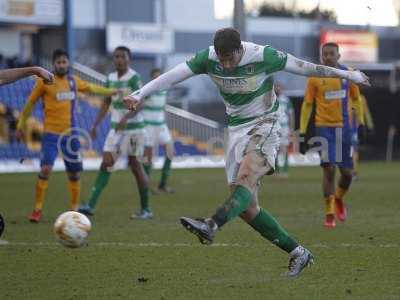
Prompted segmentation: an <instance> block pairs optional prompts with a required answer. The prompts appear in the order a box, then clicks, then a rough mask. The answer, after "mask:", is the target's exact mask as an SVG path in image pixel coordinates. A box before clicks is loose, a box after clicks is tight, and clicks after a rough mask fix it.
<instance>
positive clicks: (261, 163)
mask: <svg viewBox="0 0 400 300" xmlns="http://www.w3.org/2000/svg"><path fill="white" fill-rule="evenodd" d="M270 169H271V167H270V165H269V164H268V163H267V162H266V161H265V158H264V157H263V156H262V155H261V154H259V153H257V152H254V151H253V152H250V153H248V154H246V156H245V158H244V159H243V161H242V163H241V164H240V168H239V172H238V176H237V179H236V184H239V185H243V186H246V187H249V188H250V189H251V190H253V189H255V188H256V187H257V183H258V181H259V180H260V178H261V177H262V176H264V175H265V174H267V173H268V171H269V170H270Z"/></svg>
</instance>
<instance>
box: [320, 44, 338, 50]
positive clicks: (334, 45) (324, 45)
mask: <svg viewBox="0 0 400 300" xmlns="http://www.w3.org/2000/svg"><path fill="white" fill-rule="evenodd" d="M325 47H334V48H336V50H337V51H338V52H339V45H338V44H336V43H334V42H329V43H325V44H323V45H322V48H321V49H324V48H325Z"/></svg>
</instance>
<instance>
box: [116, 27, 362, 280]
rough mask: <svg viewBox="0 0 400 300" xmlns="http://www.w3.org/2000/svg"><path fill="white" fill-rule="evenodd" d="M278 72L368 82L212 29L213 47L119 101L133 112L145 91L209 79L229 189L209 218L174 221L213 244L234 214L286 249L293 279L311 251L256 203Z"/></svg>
mask: <svg viewBox="0 0 400 300" xmlns="http://www.w3.org/2000/svg"><path fill="white" fill-rule="evenodd" d="M281 70H285V71H288V72H291V73H295V74H300V75H306V76H320V77H339V78H345V79H349V80H352V81H355V82H357V83H365V84H369V82H368V78H367V77H366V76H365V75H364V74H363V73H360V72H359V71H347V70H339V69H335V68H331V67H327V66H321V65H315V64H312V63H309V62H306V61H303V60H300V59H297V58H295V57H293V56H292V55H290V54H286V53H283V52H281V51H277V50H275V49H273V48H272V47H269V46H261V45H256V44H253V43H248V42H242V41H241V40H240V35H239V32H238V31H236V30H235V29H233V28H225V29H221V30H218V31H217V32H216V33H215V36H214V46H210V47H209V48H207V49H205V50H202V51H200V52H198V53H197V54H196V55H195V56H194V57H193V58H192V59H190V60H189V61H187V62H186V63H182V64H179V65H178V66H176V67H175V68H173V69H172V70H170V71H169V72H167V73H165V74H163V75H161V76H160V77H158V78H157V79H155V80H153V81H150V82H149V83H148V84H146V85H145V86H144V87H143V88H141V89H140V90H139V91H137V92H135V93H133V94H132V95H130V96H129V97H125V98H124V101H125V105H126V106H127V107H128V108H129V109H132V110H134V109H135V108H136V106H137V105H138V104H139V103H140V101H141V100H142V99H143V98H144V97H146V96H147V95H149V94H151V93H153V92H155V91H157V90H165V89H168V88H169V87H171V85H173V84H176V83H178V82H180V81H182V80H184V79H187V78H189V77H192V76H194V75H197V74H208V75H209V76H210V77H211V79H212V80H213V81H214V82H215V84H216V85H217V86H218V88H219V90H220V93H221V95H222V97H223V99H224V102H225V104H226V110H227V114H228V131H229V141H228V145H227V146H228V147H227V152H226V153H225V156H226V157H225V161H226V167H225V168H226V174H227V178H228V184H229V186H230V187H231V190H232V194H231V196H230V197H229V198H228V200H227V201H226V202H225V203H224V204H223V205H221V206H220V207H219V208H218V209H217V210H216V212H215V214H214V215H213V216H211V217H210V218H207V219H191V218H187V217H181V219H180V221H181V223H182V225H183V226H184V227H185V228H186V229H187V230H189V231H190V232H192V233H194V234H195V235H197V236H198V238H199V240H200V242H201V243H203V244H211V243H212V242H213V239H214V235H215V233H216V231H217V230H218V229H220V228H222V227H223V226H224V225H225V224H226V223H227V222H229V221H230V220H232V219H234V218H235V217H238V216H240V217H241V218H242V219H243V220H244V221H245V222H247V223H248V224H249V225H250V226H251V227H252V228H253V229H254V230H256V231H258V232H259V233H260V234H261V235H262V236H263V237H264V238H266V239H268V240H269V241H271V242H272V243H273V244H275V245H276V246H278V247H279V248H281V249H282V250H283V251H285V252H287V253H288V254H289V256H290V260H289V271H288V272H287V276H290V277H293V276H297V275H299V274H300V272H301V271H302V270H303V269H304V268H305V267H306V266H307V265H309V264H311V263H312V262H313V256H312V254H311V252H310V251H309V250H307V249H305V248H304V247H302V246H301V245H299V244H298V243H297V242H296V241H295V240H294V239H293V238H292V237H291V236H290V235H289V234H288V233H287V232H286V230H285V229H283V228H282V226H281V225H280V224H279V223H278V222H277V221H276V220H275V218H274V217H273V216H272V215H271V214H270V213H269V212H267V211H266V210H264V209H262V208H260V206H259V205H258V195H257V194H258V187H259V182H260V180H261V177H262V176H264V175H266V174H267V175H269V174H272V173H273V172H274V168H275V159H276V155H277V151H278V147H279V125H278V124H279V122H278V102H277V100H276V95H275V93H274V82H273V77H272V74H273V73H275V72H278V71H281Z"/></svg>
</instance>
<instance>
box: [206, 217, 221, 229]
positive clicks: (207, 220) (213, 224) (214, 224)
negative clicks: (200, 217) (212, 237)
mask: <svg viewBox="0 0 400 300" xmlns="http://www.w3.org/2000/svg"><path fill="white" fill-rule="evenodd" d="M205 221H206V222H207V223H208V224H209V225H212V228H211V229H212V231H214V232H216V231H217V230H218V225H217V223H215V221H214V220H213V219H211V218H207V219H205Z"/></svg>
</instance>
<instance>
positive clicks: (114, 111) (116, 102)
mask: <svg viewBox="0 0 400 300" xmlns="http://www.w3.org/2000/svg"><path fill="white" fill-rule="evenodd" d="M142 85H143V84H142V80H141V78H140V76H139V74H138V73H136V72H135V71H134V70H132V69H128V71H127V72H126V73H125V74H124V75H123V76H121V77H120V78H118V73H117V72H113V73H110V74H109V75H108V78H107V83H106V86H107V87H109V88H114V89H118V90H119V91H120V92H119V93H118V94H116V95H114V96H112V98H111V128H116V127H117V125H118V123H119V122H120V121H121V119H122V118H123V116H125V115H126V114H127V113H129V110H127V109H126V108H125V106H124V103H123V101H122V99H123V97H124V96H127V95H129V94H131V93H132V92H134V91H136V90H138V89H140V88H141V87H142ZM143 127H144V120H143V116H142V113H141V112H138V113H137V114H136V115H135V116H134V117H133V118H131V119H129V120H128V122H127V125H126V128H125V129H126V130H132V129H140V128H143Z"/></svg>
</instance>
